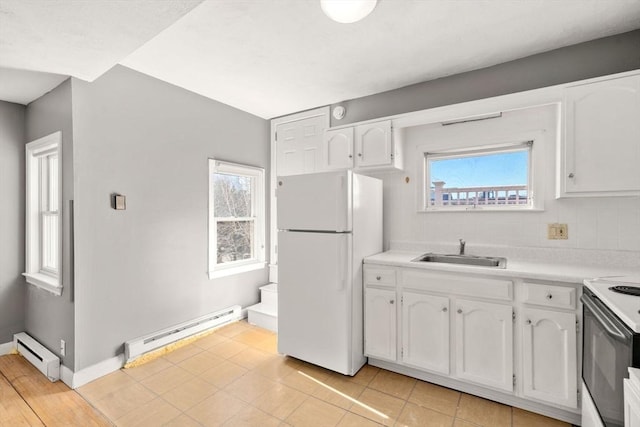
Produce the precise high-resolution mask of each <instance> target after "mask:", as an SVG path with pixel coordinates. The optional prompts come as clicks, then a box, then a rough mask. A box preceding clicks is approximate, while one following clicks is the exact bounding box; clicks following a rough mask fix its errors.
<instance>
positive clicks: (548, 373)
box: [521, 308, 578, 408]
mask: <svg viewBox="0 0 640 427" xmlns="http://www.w3.org/2000/svg"><path fill="white" fill-rule="evenodd" d="M521 320H522V341H523V342H522V351H523V360H522V364H523V374H524V378H523V394H524V395H525V396H527V397H531V398H533V399H537V400H542V401H545V402H549V403H555V404H558V405H563V406H567V407H570V408H577V407H578V378H577V370H578V368H577V363H578V361H577V360H578V359H577V340H576V315H575V313H560V312H555V311H549V310H537V309H532V308H525V309H524V310H523V311H522V318H521Z"/></svg>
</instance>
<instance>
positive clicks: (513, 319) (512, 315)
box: [511, 310, 516, 322]
mask: <svg viewBox="0 0 640 427" xmlns="http://www.w3.org/2000/svg"><path fill="white" fill-rule="evenodd" d="M511 320H512V321H513V322H515V321H516V312H515V310H513V311H511Z"/></svg>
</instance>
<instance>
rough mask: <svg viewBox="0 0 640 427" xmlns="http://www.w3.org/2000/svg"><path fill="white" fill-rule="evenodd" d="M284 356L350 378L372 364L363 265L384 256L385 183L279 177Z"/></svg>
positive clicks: (347, 177)
mask: <svg viewBox="0 0 640 427" xmlns="http://www.w3.org/2000/svg"><path fill="white" fill-rule="evenodd" d="M276 197H277V218H278V230H279V231H278V351H279V352H280V353H282V354H287V355H289V356H292V357H295V358H297V359H301V360H304V361H307V362H309V363H312V364H315V365H319V366H322V367H324V368H327V369H330V370H332V371H335V372H340V373H342V374H345V375H355V373H356V372H358V370H359V369H360V368H361V367H362V366H363V365H364V364H365V362H366V358H365V357H364V354H363V352H364V342H363V307H362V299H363V295H362V294H363V292H362V259H363V258H364V257H366V256H368V255H372V254H375V253H378V252H381V251H382V181H380V180H379V179H376V178H371V177H367V176H363V175H357V174H354V173H352V172H351V171H339V172H326V173H314V174H306V175H294V176H283V177H278V188H277V191H276Z"/></svg>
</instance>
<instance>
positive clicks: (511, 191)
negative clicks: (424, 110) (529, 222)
mask: <svg viewBox="0 0 640 427" xmlns="http://www.w3.org/2000/svg"><path fill="white" fill-rule="evenodd" d="M532 147H533V141H525V142H519V143H514V144H508V145H501V146H493V147H479V148H474V149H463V150H455V151H443V152H436V153H425V182H424V188H423V190H424V191H423V198H422V199H423V209H424V210H427V211H430V210H433V211H437V210H446V211H452V210H473V209H479V210H483V209H484V210H487V209H488V210H506V209H513V210H517V209H531V208H532V207H533V206H534V204H533V189H532V185H531V158H532V155H531V154H532Z"/></svg>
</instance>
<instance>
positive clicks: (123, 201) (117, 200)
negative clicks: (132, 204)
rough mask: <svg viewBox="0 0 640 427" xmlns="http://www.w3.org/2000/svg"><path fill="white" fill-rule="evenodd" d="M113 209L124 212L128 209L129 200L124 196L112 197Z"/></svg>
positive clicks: (114, 195) (116, 195) (115, 195)
mask: <svg viewBox="0 0 640 427" xmlns="http://www.w3.org/2000/svg"><path fill="white" fill-rule="evenodd" d="M111 207H112V208H113V209H115V210H117V211H123V210H125V209H127V198H126V196H123V195H122V194H112V195H111Z"/></svg>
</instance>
